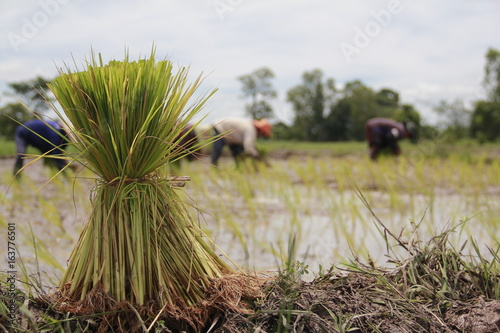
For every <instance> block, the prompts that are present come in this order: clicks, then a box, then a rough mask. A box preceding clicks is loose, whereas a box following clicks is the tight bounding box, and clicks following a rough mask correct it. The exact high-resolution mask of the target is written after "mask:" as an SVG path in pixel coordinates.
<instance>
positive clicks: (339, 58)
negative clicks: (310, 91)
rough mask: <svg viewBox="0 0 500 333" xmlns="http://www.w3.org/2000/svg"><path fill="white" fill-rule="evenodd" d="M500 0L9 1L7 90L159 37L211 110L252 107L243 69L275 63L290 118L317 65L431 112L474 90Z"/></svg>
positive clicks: (4, 61) (2, 71)
mask: <svg viewBox="0 0 500 333" xmlns="http://www.w3.org/2000/svg"><path fill="white" fill-rule="evenodd" d="M54 1H56V2H57V3H58V4H59V7H57V10H56V9H55V8H56V7H55V5H54ZM217 1H219V2H217ZM50 3H52V4H53V7H52V9H53V10H52V12H50V15H49V14H47V16H48V17H49V19H48V21H47V22H46V23H44V22H43V21H40V22H41V23H44V24H40V27H38V31H37V32H36V34H34V36H31V37H30V38H27V42H26V43H24V44H22V45H20V46H19V51H18V52H14V50H13V48H12V45H11V44H10V43H9V40H8V33H12V32H14V33H17V34H21V32H22V29H23V24H24V25H25V24H26V20H28V21H29V20H33V18H34V16H35V15H37V13H38V14H39V16H40V15H41V14H40V13H43V12H44V11H45V12H46V13H47V10H45V9H44V8H47V6H48V5H47V4H50ZM217 3H219V4H221V3H224V4H226V5H227V6H226V7H224V8H225V11H223V12H221V11H220V9H219V11H217V10H216V8H215V7H214V4H217ZM395 5H398V6H399V7H397V6H396V7H394V8H397V9H398V10H397V12H395V13H393V14H391V16H390V17H389V21H388V23H387V24H386V25H384V26H382V25H383V24H381V23H379V24H381V26H380V27H379V28H380V31H375V32H377V33H376V34H373V31H372V35H373V36H372V37H370V42H369V45H368V46H366V47H363V48H361V49H360V52H359V54H354V55H353V57H352V61H351V62H350V63H348V62H347V61H346V58H345V57H344V55H343V54H342V51H341V49H340V47H339V45H340V44H341V43H350V44H352V43H353V41H354V37H355V33H356V31H357V30H356V29H360V30H363V29H365V28H366V27H367V24H368V27H370V24H371V27H372V28H373V27H375V28H376V26H375V25H374V22H375V23H377V22H379V21H377V19H376V16H377V15H379V16H380V15H383V13H385V12H384V11H387V10H389V9H390V8H391V7H390V6H395ZM44 6H45V7H44ZM499 9H500V3H499V2H498V1H496V0H480V1H476V2H474V3H473V4H472V3H471V2H470V1H466V0H456V1H451V0H443V1H440V2H431V1H429V0H419V1H417V0H399V1H397V0H377V1H368V0H365V1H360V0H358V1H351V2H344V3H338V2H333V1H327V0H312V1H304V0H291V1H286V2H284V1H281V0H279V1H278V0H268V1H263V0H260V1H257V0H255V1H248V0H209V1H201V0H193V1H180V0H176V1H162V0H145V1H137V0H125V1H118V0H108V1H97V0H36V1H35V0H30V1H24V2H22V3H21V4H19V5H18V4H16V7H13V6H11V7H9V8H8V9H7V10H5V11H2V14H1V15H2V18H1V20H0V22H1V23H0V24H1V25H2V30H1V31H3V32H4V33H3V34H2V36H1V37H2V40H3V42H2V43H0V89H2V88H3V87H5V86H6V83H7V82H12V81H19V80H26V79H29V78H32V77H34V76H35V75H46V76H54V75H56V74H57V70H56V65H57V66H61V65H62V64H63V63H64V62H67V63H69V64H72V61H73V60H72V56H74V58H75V60H76V61H77V63H79V62H80V63H81V62H82V61H83V59H84V58H85V57H88V56H89V54H90V47H91V46H92V47H93V48H94V50H95V51H97V52H102V53H103V56H104V58H105V59H112V58H118V59H119V58H122V57H123V55H124V52H125V48H127V49H128V50H129V51H130V55H131V57H137V56H138V55H139V54H142V55H146V54H148V53H149V51H150V49H151V46H152V44H153V42H154V43H155V44H156V46H157V54H158V56H159V57H167V58H169V59H170V60H172V61H174V62H175V63H178V64H179V65H189V66H191V72H192V73H193V74H198V73H200V72H202V71H203V72H205V73H206V74H208V77H207V79H206V81H205V84H204V86H203V88H204V89H205V90H206V89H209V88H213V87H218V88H219V91H218V93H217V94H216V95H215V96H214V97H213V98H212V100H211V101H210V102H209V104H208V105H207V108H206V110H207V111H211V112H212V113H211V115H210V116H209V117H208V119H212V118H214V119H215V118H218V117H220V116H222V115H226V114H233V115H243V109H244V102H245V101H244V100H242V99H240V98H239V96H240V84H239V82H238V80H237V77H238V76H240V75H243V74H248V73H250V72H252V71H254V70H255V69H257V68H259V67H262V66H266V67H269V68H270V69H271V70H273V71H274V72H275V74H276V80H275V83H276V84H275V85H276V88H277V89H278V91H279V100H277V101H276V102H275V105H276V107H277V108H278V109H279V110H276V111H277V113H279V115H280V119H281V118H287V119H290V117H291V112H290V106H289V105H288V104H287V103H286V96H285V94H286V91H287V90H288V89H290V88H291V87H293V86H295V85H297V84H299V83H300V80H301V75H302V73H303V72H305V71H309V70H312V69H315V68H318V69H321V70H323V71H324V73H325V76H326V77H333V78H334V79H335V80H336V81H337V82H339V83H341V84H342V83H345V82H347V81H352V80H354V79H360V80H362V81H363V82H364V83H365V84H367V85H368V86H370V87H373V88H375V89H379V88H381V87H389V88H392V89H395V90H397V91H399V92H400V95H401V98H402V102H403V103H415V105H416V106H417V109H419V110H422V111H425V113H426V114H429V113H430V111H431V110H432V106H433V105H435V103H436V104H437V103H438V102H439V101H440V100H441V99H456V98H463V99H465V100H470V99H473V98H474V97H475V96H477V86H478V84H479V82H480V79H481V77H482V75H483V73H482V71H483V66H484V61H485V60H484V54H485V53H486V51H487V48H488V47H495V48H500V36H499V35H498V34H496V33H495V32H496V31H497V30H498V28H499V26H500V23H499V21H498V17H497V16H498V15H496V14H497V13H498V10H499ZM42 16H43V15H42ZM40 17H41V16H40ZM379 19H380V17H379Z"/></svg>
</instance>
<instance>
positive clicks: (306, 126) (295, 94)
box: [287, 69, 336, 141]
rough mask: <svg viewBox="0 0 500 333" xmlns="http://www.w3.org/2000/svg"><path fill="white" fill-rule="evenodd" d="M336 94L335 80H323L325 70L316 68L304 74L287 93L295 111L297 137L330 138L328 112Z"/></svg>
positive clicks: (311, 139) (322, 139)
mask: <svg viewBox="0 0 500 333" xmlns="http://www.w3.org/2000/svg"><path fill="white" fill-rule="evenodd" d="M335 95H336V88H335V81H334V80H333V79H327V80H326V81H325V82H323V72H322V71H321V70H319V69H315V70H313V71H311V72H305V73H304V74H303V75H302V84H299V85H297V86H295V87H293V88H291V89H290V90H288V93H287V100H288V102H290V103H292V107H293V110H294V112H295V117H294V123H293V126H294V127H295V129H296V130H297V135H298V136H299V137H298V138H297V139H301V140H306V141H326V140H328V139H329V133H328V125H327V122H326V120H327V119H326V114H327V111H328V109H329V107H330V105H331V104H332V103H333V102H334V98H335Z"/></svg>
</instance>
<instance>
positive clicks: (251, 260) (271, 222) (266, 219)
mask: <svg viewBox="0 0 500 333" xmlns="http://www.w3.org/2000/svg"><path fill="white" fill-rule="evenodd" d="M12 163H13V161H11V160H1V161H0V168H1V169H2V171H3V173H2V178H1V182H0V199H2V205H1V206H0V207H1V208H0V224H1V227H2V228H4V229H5V228H6V227H5V225H6V223H7V222H12V221H14V222H15V223H16V228H17V235H16V246H17V248H18V252H19V254H20V256H21V258H22V260H23V262H24V263H25V266H26V267H27V268H28V269H29V270H30V271H32V272H35V271H37V270H38V269H39V270H40V271H43V272H46V273H47V275H48V276H50V277H53V278H54V279H55V280H56V281H57V280H58V279H59V277H60V275H61V274H62V272H63V270H64V267H65V265H66V260H67V259H68V257H69V254H70V252H71V250H72V249H73V247H74V244H75V243H76V240H77V238H78V236H79V233H80V231H81V229H82V227H83V225H84V223H85V222H86V220H87V218H88V216H89V214H90V208H91V207H90V203H89V198H90V197H91V193H92V188H93V186H94V182H93V181H92V180H88V179H85V178H79V179H73V178H64V177H58V178H57V179H55V180H54V181H51V182H49V183H48V184H47V185H45V186H42V185H43V184H44V183H45V182H46V181H47V180H48V178H50V176H51V173H50V171H49V170H48V169H47V168H45V167H44V166H42V165H41V163H35V165H33V166H32V167H30V168H29V169H28V170H26V172H25V175H24V176H23V178H24V179H23V180H22V181H21V182H20V183H11V176H10V170H11V168H12ZM368 163H369V162H368V161H364V160H363V161H359V160H352V161H351V160H349V159H348V158H346V159H342V160H340V159H333V158H317V159H300V160H299V159H289V160H276V161H273V166H272V168H269V169H267V168H263V169H260V170H259V172H255V171H253V170H250V169H247V170H236V169H235V168H234V166H233V164H232V161H231V160H225V161H223V162H222V163H221V168H220V170H215V169H214V168H212V167H211V166H210V165H208V164H207V163H205V162H201V161H198V162H195V163H191V164H185V165H184V167H183V169H182V170H181V171H180V173H181V174H182V175H189V176H191V177H192V180H191V181H190V182H188V183H187V184H186V187H185V189H184V191H185V192H184V193H185V195H184V194H183V198H184V199H185V200H186V202H187V205H188V207H189V210H190V212H191V213H192V215H193V217H194V218H195V219H196V221H198V223H200V224H201V225H202V227H203V229H204V230H206V233H207V234H208V235H209V236H210V237H211V239H212V240H213V241H214V242H215V244H216V245H214V246H217V247H218V248H219V249H218V251H219V253H220V254H221V255H222V254H223V253H226V254H227V256H228V257H229V258H230V259H231V260H232V261H233V262H234V263H235V264H236V265H237V266H239V267H241V268H243V269H246V270H255V271H276V270H277V269H278V267H282V265H283V264H284V262H285V261H286V260H287V258H288V257H289V255H290V253H289V252H288V251H289V249H290V244H291V240H292V239H293V238H294V237H295V241H296V243H295V252H294V253H293V257H294V259H295V260H299V261H302V262H304V263H305V264H307V265H309V267H310V269H311V271H312V272H317V271H318V269H319V266H320V265H321V266H322V267H323V268H326V267H329V266H330V265H332V264H340V263H342V262H348V261H349V260H350V259H351V258H354V257H358V258H360V259H361V260H362V261H366V260H368V258H370V260H373V261H374V262H375V263H377V264H380V265H384V264H385V263H386V260H387V257H386V254H387V253H388V245H390V248H391V249H392V250H394V251H396V252H397V254H398V255H401V256H403V257H404V256H405V255H406V254H405V252H404V251H403V250H402V249H400V248H398V247H397V246H394V244H396V241H395V240H394V239H393V238H391V236H390V234H389V232H390V233H392V234H393V235H394V236H396V237H399V238H400V239H401V240H404V241H407V240H409V239H411V238H412V237H413V240H417V238H416V237H419V239H420V240H421V241H423V242H427V241H428V240H429V239H430V238H431V237H432V236H434V235H437V234H439V233H440V232H441V231H443V230H444V229H445V228H446V227H447V226H448V225H457V224H458V223H459V222H460V221H462V220H467V219H470V221H469V222H467V223H466V224H465V225H464V227H463V228H457V230H456V232H455V233H454V234H453V237H452V238H451V240H452V241H453V242H456V244H457V245H461V244H462V243H463V242H464V241H466V240H467V239H468V238H469V237H473V238H474V239H476V240H477V241H478V243H479V244H480V246H481V249H482V250H483V251H485V253H486V252H487V249H486V247H487V246H488V247H492V248H495V247H496V246H497V245H496V244H497V241H496V240H497V239H498V238H499V236H500V235H499V234H498V232H497V229H498V228H497V224H498V222H500V221H499V219H500V218H499V216H500V185H499V184H498V181H499V180H498V179H497V178H498V177H496V175H498V171H499V166H498V165H496V164H491V165H479V166H478V165H475V166H468V165H467V164H463V163H462V164H459V163H456V164H450V165H448V164H447V163H444V165H443V166H442V168H440V167H439V164H436V165H430V166H427V167H424V166H420V165H405V164H404V163H405V162H404V161H400V162H398V163H399V164H398V165H396V166H395V165H394V164H393V163H392V162H390V161H387V162H384V163H379V164H377V165H371V164H368ZM436 163H440V162H436ZM450 166H452V167H453V168H454V169H453V172H449V171H447V170H446V169H447V168H449V167H450ZM394 168H396V169H397V172H394V171H393V170H394ZM80 176H85V177H87V176H89V175H88V174H86V173H85V172H83V173H81V174H80ZM181 193H182V192H181ZM195 207H196V208H195ZM382 224H383V225H384V226H385V227H386V228H387V229H388V231H389V232H387V231H384V229H383V227H382ZM417 224H419V228H418V230H419V232H418V234H417V235H414V236H412V230H413V227H414V226H415V225H417ZM5 230H6V229H5ZM385 239H387V241H386V240H385ZM34 243H35V244H36V245H37V247H36V251H35V248H34V246H33V244H34ZM466 250H467V247H466ZM5 260H6V258H5ZM19 260H21V259H19ZM37 264H38V265H39V266H38V267H37ZM3 267H5V265H4V266H3Z"/></svg>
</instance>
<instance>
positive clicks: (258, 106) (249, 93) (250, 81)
mask: <svg viewBox="0 0 500 333" xmlns="http://www.w3.org/2000/svg"><path fill="white" fill-rule="evenodd" d="M273 78H274V73H273V72H272V71H271V70H270V69H269V68H266V67H262V68H259V69H257V70H256V71H254V72H253V73H251V74H248V75H242V76H240V77H238V80H239V81H240V82H241V84H242V85H243V87H242V90H243V96H244V97H249V98H250V100H251V101H250V103H249V104H247V105H246V106H245V110H246V113H247V114H248V115H249V116H250V117H252V118H253V119H262V118H272V117H273V109H272V107H271V105H270V104H269V99H272V98H275V97H276V90H275V89H274V88H273V86H272V83H271V82H270V81H271V79H273Z"/></svg>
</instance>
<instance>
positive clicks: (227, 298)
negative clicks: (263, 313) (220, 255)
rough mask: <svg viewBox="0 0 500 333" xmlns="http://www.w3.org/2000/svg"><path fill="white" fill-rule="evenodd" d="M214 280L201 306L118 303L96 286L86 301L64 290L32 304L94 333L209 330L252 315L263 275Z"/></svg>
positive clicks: (224, 277)
mask: <svg viewBox="0 0 500 333" xmlns="http://www.w3.org/2000/svg"><path fill="white" fill-rule="evenodd" d="M211 282H212V283H211V285H210V288H209V289H208V290H206V292H205V294H206V298H205V300H203V301H202V302H200V303H199V304H197V305H196V306H186V305H185V304H184V303H183V302H182V300H180V299H179V300H177V304H175V305H174V304H167V303H164V302H162V300H160V299H156V300H151V301H149V302H147V303H146V304H144V305H142V306H134V305H133V304H130V303H128V302H116V301H115V300H114V299H112V298H111V297H110V296H109V295H108V294H107V293H106V292H105V291H104V290H103V289H102V288H94V289H93V290H92V291H91V292H90V293H89V294H88V295H87V297H86V298H85V300H83V301H76V300H72V299H69V298H68V297H66V296H65V290H60V291H59V292H58V293H57V294H53V295H48V296H43V297H39V298H37V299H34V300H33V302H32V307H33V308H37V309H39V310H41V309H44V310H45V311H50V313H51V316H53V317H60V319H62V318H67V317H68V314H69V316H71V317H72V318H75V320H73V321H72V326H73V327H74V328H77V327H78V328H80V329H81V328H86V329H88V330H90V331H92V332H131V333H133V332H145V331H148V329H150V328H151V327H156V328H162V329H164V331H165V332H177V331H179V332H181V331H182V332H205V331H207V330H208V329H209V328H211V329H216V327H220V326H221V325H223V324H224V321H225V320H226V319H227V318H232V317H233V316H235V315H241V316H246V315H250V314H252V311H251V310H250V308H251V307H250V306H249V305H248V303H247V302H251V301H252V300H254V299H258V298H260V297H262V287H261V286H262V284H263V283H264V278H262V277H258V276H252V275H246V274H230V275H225V276H223V277H219V278H214V279H212V281H211ZM66 287H67V288H69V286H66ZM57 315H58V316H57Z"/></svg>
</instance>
